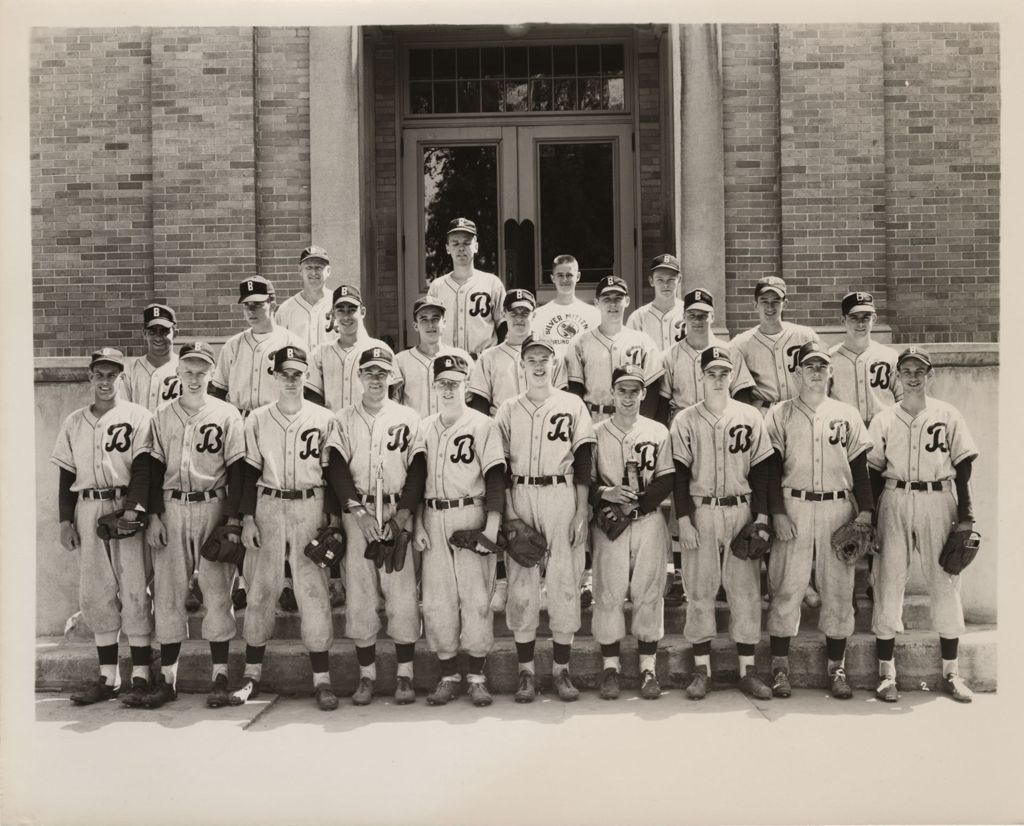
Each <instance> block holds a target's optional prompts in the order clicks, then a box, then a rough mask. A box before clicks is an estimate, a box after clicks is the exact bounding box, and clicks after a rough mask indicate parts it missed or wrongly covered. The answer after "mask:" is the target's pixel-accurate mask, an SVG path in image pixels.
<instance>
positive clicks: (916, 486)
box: [895, 479, 944, 493]
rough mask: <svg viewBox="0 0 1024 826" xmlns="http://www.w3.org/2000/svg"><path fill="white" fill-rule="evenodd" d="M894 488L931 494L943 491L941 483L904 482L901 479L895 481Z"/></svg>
mask: <svg viewBox="0 0 1024 826" xmlns="http://www.w3.org/2000/svg"><path fill="white" fill-rule="evenodd" d="M895 487H897V488H899V489H900V490H907V489H908V488H909V489H910V490H916V491H931V492H932V493H935V492H938V491H940V490H943V487H944V486H943V483H942V482H904V481H902V480H901V479H897V480H896V485H895Z"/></svg>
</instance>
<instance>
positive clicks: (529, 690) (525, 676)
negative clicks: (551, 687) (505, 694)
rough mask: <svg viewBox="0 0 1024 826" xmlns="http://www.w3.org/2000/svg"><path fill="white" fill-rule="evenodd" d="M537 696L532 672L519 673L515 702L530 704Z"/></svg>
mask: <svg viewBox="0 0 1024 826" xmlns="http://www.w3.org/2000/svg"><path fill="white" fill-rule="evenodd" d="M536 696H537V684H536V681H535V680H534V677H533V672H531V671H526V670H525V669H524V670H523V671H520V672H519V684H518V685H517V686H516V693H515V701H516V702H517V703H532V702H533V700H534V698H535V697H536Z"/></svg>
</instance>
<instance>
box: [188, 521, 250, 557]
mask: <svg viewBox="0 0 1024 826" xmlns="http://www.w3.org/2000/svg"><path fill="white" fill-rule="evenodd" d="M199 553H200V555H201V556H202V557H203V559H208V560H210V562H230V563H231V564H233V565H237V564H238V563H239V562H241V561H242V560H243V559H244V558H245V546H244V545H243V544H242V528H241V526H240V525H218V526H217V527H216V528H214V529H213V530H212V531H211V532H210V535H209V536H208V537H206V541H205V542H204V543H203V547H202V548H200V549H199Z"/></svg>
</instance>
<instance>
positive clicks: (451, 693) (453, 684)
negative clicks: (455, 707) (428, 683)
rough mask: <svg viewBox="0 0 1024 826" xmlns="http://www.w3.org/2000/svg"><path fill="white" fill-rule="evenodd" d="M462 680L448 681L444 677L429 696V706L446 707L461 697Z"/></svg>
mask: <svg viewBox="0 0 1024 826" xmlns="http://www.w3.org/2000/svg"><path fill="white" fill-rule="evenodd" d="M461 683H462V681H461V680H448V679H445V678H444V677H442V678H441V681H440V682H439V683H438V684H437V688H435V689H434V690H433V691H431V692H430V693H429V694H428V695H427V705H431V706H446V705H448V703H450V702H451V701H452V700H454V699H455V698H456V697H458V696H459V689H460V688H461Z"/></svg>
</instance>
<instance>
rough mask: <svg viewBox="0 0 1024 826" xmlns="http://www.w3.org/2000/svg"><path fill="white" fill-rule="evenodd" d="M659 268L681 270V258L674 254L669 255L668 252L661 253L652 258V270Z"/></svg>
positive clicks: (673, 270)
mask: <svg viewBox="0 0 1024 826" xmlns="http://www.w3.org/2000/svg"><path fill="white" fill-rule="evenodd" d="M657 269H666V270H672V272H681V270H680V269H679V259H678V258H676V257H675V256H674V255H669V254H668V253H667V252H666V253H662V254H661V255H656V256H654V258H652V259H651V272H654V271H655V270H657Z"/></svg>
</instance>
